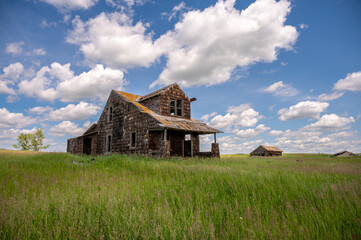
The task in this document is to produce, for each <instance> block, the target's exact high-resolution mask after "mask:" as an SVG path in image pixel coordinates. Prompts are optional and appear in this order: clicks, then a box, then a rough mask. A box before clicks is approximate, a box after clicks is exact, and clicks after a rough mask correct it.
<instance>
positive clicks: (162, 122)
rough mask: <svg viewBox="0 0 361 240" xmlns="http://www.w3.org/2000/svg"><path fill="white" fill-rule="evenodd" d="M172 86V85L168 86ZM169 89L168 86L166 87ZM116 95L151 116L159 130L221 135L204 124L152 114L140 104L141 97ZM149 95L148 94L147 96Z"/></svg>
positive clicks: (192, 120) (123, 93)
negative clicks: (157, 123) (156, 122)
mask: <svg viewBox="0 0 361 240" xmlns="http://www.w3.org/2000/svg"><path fill="white" fill-rule="evenodd" d="M170 86H172V85H170ZM168 87H169V86H168ZM116 92H117V93H118V94H120V95H121V96H123V97H124V98H125V99H126V100H127V101H129V102H131V103H133V104H134V105H136V106H137V107H138V108H139V110H140V111H141V112H144V113H147V114H149V115H150V116H152V117H153V118H154V119H156V120H157V121H158V122H159V125H158V126H159V127H160V128H167V129H173V130H179V131H187V132H198V133H204V134H207V133H221V131H219V130H218V129H215V128H212V127H210V126H208V125H207V124H205V123H202V122H201V121H198V120H196V119H193V118H192V119H185V118H178V117H169V116H163V115H160V114H158V113H155V112H153V111H152V110H150V109H149V108H147V107H145V106H144V105H142V104H140V103H139V102H138V101H139V98H141V96H139V95H135V94H131V93H126V92H121V91H116ZM148 95H149V94H148ZM146 96H147V95H146Z"/></svg>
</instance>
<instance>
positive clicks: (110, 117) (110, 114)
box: [108, 107, 113, 122]
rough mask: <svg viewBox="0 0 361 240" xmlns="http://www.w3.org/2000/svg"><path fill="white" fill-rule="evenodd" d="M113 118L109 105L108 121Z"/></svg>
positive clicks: (111, 108)
mask: <svg viewBox="0 0 361 240" xmlns="http://www.w3.org/2000/svg"><path fill="white" fill-rule="evenodd" d="M112 120H113V107H109V110H108V121H109V122H111V121H112Z"/></svg>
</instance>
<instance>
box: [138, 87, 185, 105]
mask: <svg viewBox="0 0 361 240" xmlns="http://www.w3.org/2000/svg"><path fill="white" fill-rule="evenodd" d="M173 86H178V84H177V83H173V84H171V85H168V86H166V87H164V88H161V89H158V90H156V91H154V92H151V93H149V94H147V95H144V96H142V97H140V98H139V99H138V100H137V101H138V102H141V101H144V100H146V99H149V98H152V97H155V96H158V95H160V94H162V93H164V92H165V91H167V90H168V89H170V88H172V87H173ZM178 87H179V86H178Z"/></svg>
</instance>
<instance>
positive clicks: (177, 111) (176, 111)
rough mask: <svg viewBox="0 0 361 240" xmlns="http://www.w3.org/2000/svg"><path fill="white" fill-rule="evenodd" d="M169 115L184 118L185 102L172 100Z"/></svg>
mask: <svg viewBox="0 0 361 240" xmlns="http://www.w3.org/2000/svg"><path fill="white" fill-rule="evenodd" d="M169 111H170V112H169V113H170V115H172V116H183V101H182V100H176V99H171V100H170V105H169Z"/></svg>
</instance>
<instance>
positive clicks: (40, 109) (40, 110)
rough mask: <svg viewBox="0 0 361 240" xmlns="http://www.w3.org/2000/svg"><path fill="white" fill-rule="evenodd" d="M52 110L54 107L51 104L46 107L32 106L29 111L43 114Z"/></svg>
mask: <svg viewBox="0 0 361 240" xmlns="http://www.w3.org/2000/svg"><path fill="white" fill-rule="evenodd" d="M51 110H53V108H52V107H50V106H46V107H33V108H30V109H29V110H28V112H29V113H31V114H43V113H45V112H49V111H51Z"/></svg>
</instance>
